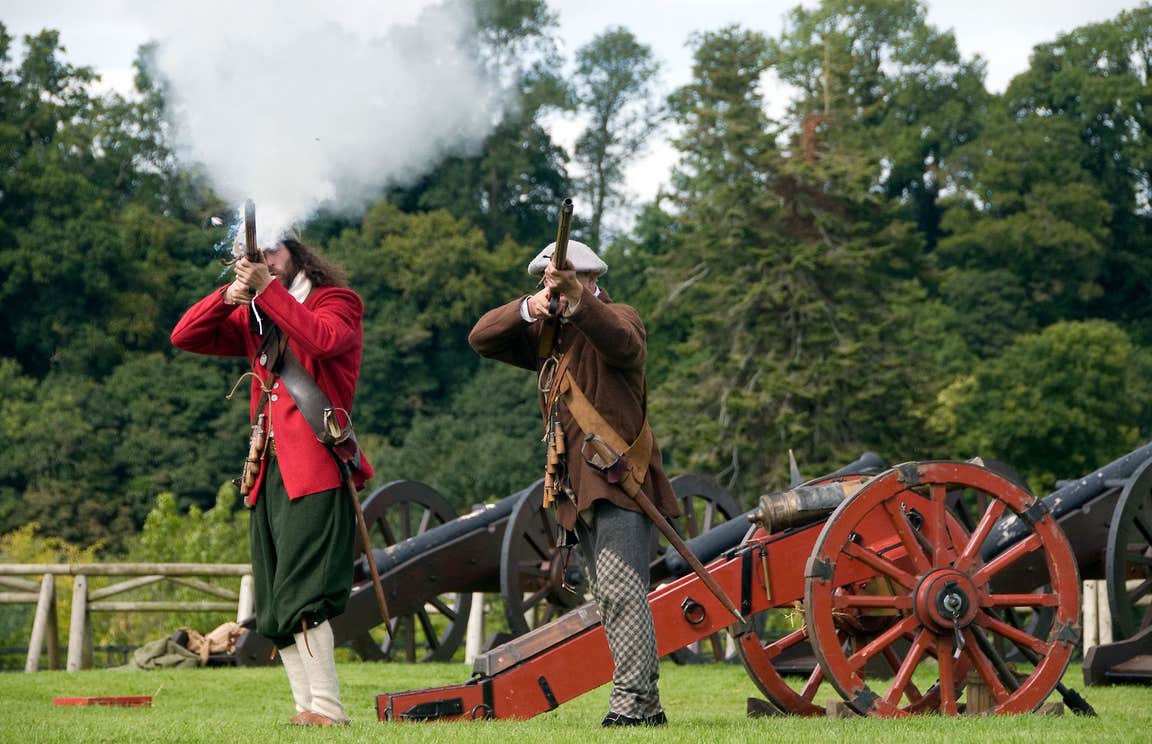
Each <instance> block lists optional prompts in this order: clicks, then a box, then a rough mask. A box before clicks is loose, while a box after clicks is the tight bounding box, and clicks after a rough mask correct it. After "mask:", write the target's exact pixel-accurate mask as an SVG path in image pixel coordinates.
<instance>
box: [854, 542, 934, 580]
mask: <svg viewBox="0 0 1152 744" xmlns="http://www.w3.org/2000/svg"><path fill="white" fill-rule="evenodd" d="M843 550H844V554H845V555H847V556H849V557H851V558H855V559H856V560H858V561H860V562H861V563H863V564H865V565H867V566H868V567H869V568H874V569H876V570H877V571H879V572H880V573H882V574H884V575H885V576H887V577H888V578H890V579H892V580H893V581H895V582H896V583H898V584H900V585H901V586H902V587H904V588H905V589H908V590H909V591H911V590H912V588H913V587H915V586H916V577H915V576H913V575H912V574H910V573H908V572H907V571H905V570H904V569H902V568H900V567H899V566H897V565H896V564H895V563H893V562H892V561H890V560H888V559H887V558H885V557H884V556H882V555H880V554H879V553H877V552H876V551H875V550H872V549H871V548H862V547H860V546H859V545H856V544H855V543H848V544H847V545H845V546H844V548H843Z"/></svg>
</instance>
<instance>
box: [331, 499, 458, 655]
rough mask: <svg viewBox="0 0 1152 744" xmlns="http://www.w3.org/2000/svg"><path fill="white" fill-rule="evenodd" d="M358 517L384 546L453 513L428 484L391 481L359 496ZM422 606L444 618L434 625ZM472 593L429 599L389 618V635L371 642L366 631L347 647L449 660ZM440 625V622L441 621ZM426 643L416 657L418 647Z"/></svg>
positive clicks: (377, 543) (379, 545)
mask: <svg viewBox="0 0 1152 744" xmlns="http://www.w3.org/2000/svg"><path fill="white" fill-rule="evenodd" d="M362 508H363V511H364V521H365V523H366V524H367V525H368V537H369V539H370V540H371V542H372V547H373V548H385V547H389V546H391V545H395V544H397V543H399V542H401V541H403V540H407V539H408V538H410V537H415V536H416V535H419V534H422V533H424V532H427V531H428V530H429V529H431V528H433V527H437V526H439V525H442V524H444V523H445V522H450V521H452V520H453V519H455V518H456V511H455V510H454V509H453V508H452V505H451V504H449V503H448V501H447V500H446V499H445V498H444V497H443V496H441V495H440V494H439V493H437V492H436V491H435V490H433V489H432V488H431V487H429V486H426V485H424V484H423V483H417V482H416V481H404V480H402V481H392V482H391V483H387V484H385V485H383V486H381V487H380V488H378V489H376V490H375V491H373V492H372V493H371V494H369V496H368V497H367V498H366V499H364V503H363V507H362ZM362 554H363V544H362V542H361V540H360V536H359V534H357V536H356V555H357V556H360V555H362ZM428 605H431V606H432V607H435V608H436V610H438V611H439V614H440V615H442V616H443V617H444V618H445V619H446V620H447V625H446V626H444V627H442V628H440V629H437V623H436V622H434V621H433V618H432V614H431V613H430V612H429V609H428ZM471 607H472V595H471V594H466V593H461V594H445V595H440V596H437V597H434V598H432V599H430V600H429V601H428V602H427V603H426V604H425V605H424V606H423V607H421V608H420V609H419V610H417V611H416V612H415V613H412V614H410V615H403V616H400V617H393V618H391V623H390V626H389V627H390V628H391V631H392V632H391V634H390V635H387V636H386V637H385V638H384V640H383V642H380V643H377V642H376V640H375V639H374V638H373V637H372V636H371V635H370V634H368V633H365V634H364V635H362V636H360V637H358V638H356V639H354V640H353V641H352V646H353V648H355V649H356V650H357V651H358V652H359V653H360V656H361V657H362V658H364V659H369V660H382V659H392V658H397V656H398V655H402V656H403V658H404V659H405V660H406V661H408V662H415V661H451V659H452V656H453V655H454V654H455V653H456V650H457V649H458V648H459V647H460V643H461V641H462V640H463V639H464V633H465V631H466V630H467V625H468V612H469V610H470V609H471ZM441 625H443V623H441ZM422 647H423V648H427V649H428V651H427V652H426V653H425V654H423V656H421V657H419V658H417V652H418V651H419V649H420V648H422Z"/></svg>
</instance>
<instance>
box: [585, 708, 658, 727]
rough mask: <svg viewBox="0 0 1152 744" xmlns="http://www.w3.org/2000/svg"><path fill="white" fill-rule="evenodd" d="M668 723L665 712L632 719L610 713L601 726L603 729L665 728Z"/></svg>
mask: <svg viewBox="0 0 1152 744" xmlns="http://www.w3.org/2000/svg"><path fill="white" fill-rule="evenodd" d="M667 723H668V716H666V715H664V711H660V712H659V713H657V714H655V715H652V716H648V717H647V718H632V717H631V716H624V715H620V714H619V713H613V712H609V713H608V715H606V716H604V720H603V721H601V722H600V725H601V726H602V727H603V728H610V727H612V726H664V725H666V724H667Z"/></svg>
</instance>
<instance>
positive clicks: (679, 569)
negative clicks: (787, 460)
mask: <svg viewBox="0 0 1152 744" xmlns="http://www.w3.org/2000/svg"><path fill="white" fill-rule="evenodd" d="M887 467H888V466H887V465H886V464H885V463H884V460H883V458H881V457H880V455H878V454H876V453H875V452H865V453H864V454H862V455H860V457H858V458H856V460H854V461H852V462H850V463H848V464H847V465H845V466H844V467H842V468H839V469H837V470H834V471H832V472H831V473H828V474H827V475H825V476H822V478H820V479H819V480H823V479H824V478H835V477H837V476H841V475H874V474H876V473H879V472H880V471H882V470H884V469H885V468H887ZM830 485H833V486H837V488H838V484H830ZM819 488H823V487H822V486H797V487H796V488H795V489H791V490H790V491H786V492H784V493H783V494H768V495H765V496H762V497H761V504H760V506H757V508H755V509H751V510H749V511H746V512H744V513H743V514H741V515H739V516H737V517H733V518H732V519H729V520H728V521H727V522H724V523H723V524H720V525H717V526H716V527H713V528H712V529H710V530H708V531H707V532H705V533H703V534H702V535H699V536H697V537H694V538H692V539H691V540H688V541H687V545H688V547H689V548H690V549H691V550H692V552H693V553H695V554H696V557H697V558H699V559H700V562H701V563H707V562H708V561H711V560H715V559H716V557H717V556H719V555H721V554H722V553H724V551H726V550H731V549H732V548H734V547H736V546H737V545H739V544H740V543H741V542H743V540H744V536H745V535H746V534H747V533H748V530H749V529H750V524H749V523H750V522H754V521H759V520H756V519H754V516H755V515H756V514H757V513H758V512H759V511H760V509H761V508H762V507H763V500H764V499H768V498H772V497H785V496H786V495H787V494H790V493H792V492H794V491H797V490H800V489H805V490H809V489H819ZM843 499H844V496H843V491H842V490H841V491H840V497H839V499H838V500H836V502H835V503H833V504H831V507H832V508H831V509H828V510H827V511H824V512H823V513H822V514H820V516H817V517H816V518H815V519H820V518H821V517H826V516H828V515H829V514H831V513H832V511H834V510H835V509H836V507H837V506H839V505H840V501H843ZM829 503H831V502H829ZM809 521H815V520H809ZM799 524H807V522H802V523H794V524H790V525H785V526H799ZM780 529H783V527H780ZM768 531H769V532H772V531H774V529H769V530H768ZM689 570H690V568H689V566H688V562H687V561H685V560H684V559H683V558H682V557H681V556H680V554H679V553H677V552H676V551H674V550H669V551H668V552H667V553H666V554H665V555H664V559H663V560H662V561H660V562H659V564H657V565H655V566H653V567H652V577H653V580H663V579H664V578H666V577H677V576H684V575H685V574H687V573H688V571H689Z"/></svg>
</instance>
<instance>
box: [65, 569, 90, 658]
mask: <svg viewBox="0 0 1152 744" xmlns="http://www.w3.org/2000/svg"><path fill="white" fill-rule="evenodd" d="M89 650H90V646H89V645H88V577H86V576H84V575H83V574H76V575H75V576H74V577H72V617H71V619H70V620H69V623H68V667H67V669H68V671H70V672H77V671H80V670H81V669H83V668H84V661H85V658H86V657H87V656H88V653H85V652H86V651H89Z"/></svg>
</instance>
